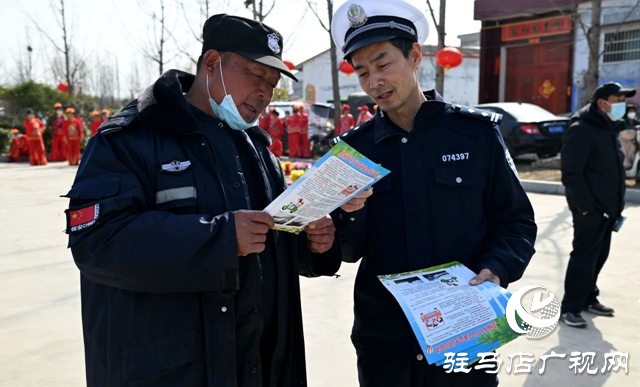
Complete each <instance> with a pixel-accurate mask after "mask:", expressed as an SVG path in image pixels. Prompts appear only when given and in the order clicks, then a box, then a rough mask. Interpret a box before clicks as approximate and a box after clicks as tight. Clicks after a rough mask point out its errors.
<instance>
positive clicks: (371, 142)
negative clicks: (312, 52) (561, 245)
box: [331, 0, 537, 387]
mask: <svg viewBox="0 0 640 387" xmlns="http://www.w3.org/2000/svg"><path fill="white" fill-rule="evenodd" d="M331 30H332V33H333V39H334V41H335V43H336V45H337V46H338V47H340V48H341V49H342V52H343V53H344V56H345V58H346V59H347V60H348V61H349V62H350V63H351V64H352V65H353V67H354V69H355V71H356V73H357V75H358V78H359V82H360V86H361V87H362V89H363V90H364V91H365V92H366V93H367V94H368V95H369V96H370V97H371V98H372V99H373V101H374V102H375V103H376V104H378V106H379V109H378V112H377V113H376V115H375V117H374V118H373V119H372V120H370V121H368V122H366V123H364V124H362V125H360V126H358V127H355V128H354V129H353V130H351V131H349V132H347V133H345V134H343V135H342V136H340V137H339V138H338V139H337V140H338V141H345V142H347V143H349V145H351V146H353V147H354V148H355V149H357V150H358V151H359V152H361V153H362V154H364V155H365V156H366V157H368V158H370V159H372V160H373V161H374V162H375V163H379V164H381V165H382V166H383V167H385V168H387V169H389V170H390V171H391V173H390V174H389V175H388V176H387V177H385V178H384V179H382V180H381V181H380V182H378V183H376V185H375V186H374V189H373V191H369V192H366V193H363V194H361V195H360V197H358V198H355V199H353V200H352V201H350V202H349V203H347V204H346V205H344V206H343V207H342V208H340V209H338V210H337V211H336V212H335V213H334V214H332V215H333V216H334V218H335V219H336V227H337V228H338V235H339V238H340V240H341V243H342V251H343V260H344V261H345V262H357V261H358V260H359V259H360V258H361V257H362V263H361V264H360V268H359V270H358V274H357V278H356V283H355V308H354V314H355V324H354V326H353V331H352V341H353V344H354V346H355V348H356V352H357V356H358V378H359V380H360V385H361V386H365V387H370V386H381V387H388V386H394V387H405V386H406V387H409V386H412V387H413V386H445V385H446V386H495V385H496V384H497V379H496V377H495V375H492V374H489V373H485V371H484V370H472V371H471V372H469V373H450V374H448V373H446V372H445V371H444V370H443V368H441V367H436V366H431V365H428V364H427V362H426V360H425V358H424V356H423V351H422V350H421V348H420V346H419V344H418V341H417V340H416V338H415V336H414V335H413V333H412V330H411V327H410V325H409V323H408V322H407V320H406V318H405V316H404V314H403V312H402V310H401V308H400V307H399V305H398V304H397V302H396V301H395V299H394V298H393V296H392V295H391V293H389V292H388V291H387V290H386V289H385V288H384V287H383V285H382V284H381V283H380V281H378V279H377V277H376V276H377V275H381V274H390V273H400V272H406V271H411V270H417V269H422V268H426V267H430V266H434V265H438V264H443V263H447V262H451V261H454V260H457V261H460V262H462V263H463V264H464V265H466V266H467V267H469V268H470V269H471V270H474V271H475V272H476V273H477V276H476V277H474V278H473V279H472V281H471V284H472V285H477V284H480V283H482V282H484V281H491V282H494V283H496V284H500V285H501V286H507V285H508V284H509V283H510V282H513V281H515V280H517V279H519V278H520V277H521V276H522V274H523V272H524V270H525V268H526V266H527V264H528V263H529V260H530V259H531V256H532V255H533V253H534V240H535V236H536V230H537V228H536V224H535V222H534V214H533V209H532V207H531V204H530V202H529V200H528V198H527V196H526V194H525V192H524V190H523V189H522V186H521V185H520V182H519V180H518V177H517V175H516V171H515V169H513V163H512V161H511V159H510V157H509V155H508V152H507V151H506V149H505V146H504V142H503V140H502V138H501V136H500V132H499V130H498V127H497V125H498V123H499V122H500V119H501V116H500V115H498V114H493V113H489V112H483V111H479V110H477V109H472V108H468V107H464V106H458V105H451V104H448V103H446V102H445V101H444V100H443V99H442V97H441V96H440V95H438V93H437V92H436V91H434V90H431V91H428V92H426V93H423V92H422V90H421V88H420V85H419V83H418V68H419V66H420V63H421V61H422V52H421V43H423V42H424V41H425V39H426V38H427V33H428V24H427V20H426V18H425V16H424V14H423V13H422V12H421V11H420V10H418V9H416V8H415V7H414V6H412V5H410V4H409V3H407V2H405V1H401V0H392V1H386V2H380V1H376V0H348V1H347V2H346V3H345V4H344V5H342V6H341V7H340V8H339V9H338V10H337V11H336V13H335V15H334V17H333V22H332V28H331ZM452 351H453V352H456V349H455V347H454V348H452Z"/></svg>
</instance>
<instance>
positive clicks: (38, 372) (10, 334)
mask: <svg viewBox="0 0 640 387" xmlns="http://www.w3.org/2000/svg"><path fill="white" fill-rule="evenodd" d="M75 171H76V168H74V167H69V166H67V165H66V164H65V163H51V164H49V165H48V166H45V167H30V166H28V165H27V164H24V163H21V164H17V165H16V164H6V163H1V164H0V203H1V204H0V219H1V220H2V221H3V225H4V229H3V232H2V233H0V246H2V249H1V250H0V251H1V253H0V386H8V387H14V386H64V387H71V386H83V385H84V384H85V383H84V357H83V346H82V331H81V320H80V295H79V272H78V270H77V268H76V267H75V265H74V263H73V260H72V258H71V254H70V252H69V251H68V250H67V249H66V243H67V237H66V235H65V234H64V232H63V230H64V223H65V216H64V212H63V211H64V209H65V206H66V205H67V200H66V199H63V198H60V197H59V196H60V195H62V194H65V193H66V192H67V191H68V189H69V187H70V186H71V183H72V181H73V177H74V175H75ZM530 197H531V200H532V202H533V204H534V207H535V209H536V219H537V221H538V225H539V228H540V230H539V234H538V242H537V244H536V249H537V251H538V252H537V254H536V256H535V257H534V258H533V261H532V263H531V264H530V266H529V269H528V270H527V272H526V273H525V275H524V278H523V279H521V280H520V281H518V282H516V283H515V284H512V285H511V286H510V289H511V290H515V289H518V288H519V287H522V286H525V285H543V286H545V287H546V288H547V289H549V290H550V291H552V292H554V293H556V295H558V297H562V293H563V279H564V273H565V268H566V265H567V262H568V257H569V252H570V250H571V237H572V228H571V216H570V213H569V211H568V210H567V208H566V202H565V200H564V197H561V196H547V195H536V194H532V195H530ZM626 214H627V215H628V217H629V219H628V220H627V223H626V225H625V226H624V229H623V230H622V231H621V232H620V233H619V234H615V235H614V240H613V246H612V253H611V255H610V257H609V261H608V262H607V264H606V265H605V267H604V269H603V272H602V274H601V276H600V281H599V287H600V289H601V294H602V295H601V301H602V303H603V304H605V305H607V306H611V307H613V308H615V309H616V311H617V312H616V317H615V318H606V317H594V316H592V315H589V314H587V313H585V314H583V315H584V317H585V318H586V319H587V321H588V322H589V327H588V328H587V329H575V328H569V327H567V326H566V325H564V324H562V323H560V325H559V327H558V329H556V331H555V332H554V333H553V334H552V335H551V336H549V337H547V338H545V339H542V340H537V341H534V340H528V339H526V338H519V339H518V340H516V341H514V342H512V343H510V344H508V345H506V346H505V347H503V348H501V349H500V350H499V351H498V352H499V353H500V358H501V359H502V360H503V365H502V368H501V371H500V374H499V376H500V382H501V386H530V387H533V386H536V387H537V386H554V387H555V386H635V385H640V366H638V365H636V364H635V362H636V361H640V360H638V358H636V357H635V355H636V351H640V349H638V348H640V338H639V333H640V328H639V326H640V313H639V312H640V291H639V288H640V280H639V278H640V232H638V230H640V207H638V206H634V207H628V208H627V210H626ZM452 259H455V257H452ZM356 270H357V264H355V265H354V264H343V267H342V269H341V270H340V275H341V277H340V278H337V279H336V278H320V279H302V293H303V310H304V322H305V338H306V347H307V370H308V371H307V372H308V377H309V385H310V386H312V387H313V386H321V387H325V386H326V387H342V386H345V387H347V386H357V373H356V358H355V352H354V350H353V347H352V346H351V342H350V339H349V334H350V330H351V325H352V319H353V281H354V277H355V273H356ZM525 305H526V303H525ZM551 351H555V353H558V354H562V353H564V354H566V355H567V356H566V357H565V358H564V359H549V360H548V361H547V364H546V370H545V372H544V373H543V374H542V375H540V374H539V369H540V366H541V362H540V356H541V355H546V354H549V353H551ZM616 351H618V352H627V353H629V365H628V367H629V369H628V374H625V373H624V370H620V371H618V372H608V373H604V374H603V373H601V369H602V367H603V365H604V353H607V352H616ZM518 352H524V353H532V354H533V355H534V357H535V362H534V363H533V364H532V365H531V372H530V373H520V374H517V375H516V374H514V373H513V371H514V369H513V368H514V367H513V366H512V367H511V373H507V368H508V367H509V364H510V359H509V355H511V354H517V353H518ZM571 352H595V353H596V357H595V361H594V363H593V365H590V366H589V368H590V369H592V370H593V369H596V368H597V369H598V372H597V374H596V375H589V374H587V372H586V371H584V372H583V373H582V374H581V375H575V374H574V370H573V369H570V364H571V362H570V361H569V358H570V357H571ZM514 360H517V359H514ZM514 365H515V364H514Z"/></svg>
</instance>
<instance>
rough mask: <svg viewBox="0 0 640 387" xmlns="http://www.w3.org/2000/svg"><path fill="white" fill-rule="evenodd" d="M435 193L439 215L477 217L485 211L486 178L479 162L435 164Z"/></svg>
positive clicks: (466, 218) (465, 218)
mask: <svg viewBox="0 0 640 387" xmlns="http://www.w3.org/2000/svg"><path fill="white" fill-rule="evenodd" d="M434 173H435V180H436V183H437V184H435V195H434V196H435V197H434V199H435V200H436V205H437V206H436V208H437V211H438V212H439V214H438V215H439V216H438V219H448V220H450V221H453V222H456V221H459V220H469V219H477V218H478V217H480V216H481V215H482V214H483V211H484V210H483V208H484V206H483V200H482V198H483V193H484V188H485V180H484V177H483V174H482V170H481V168H480V166H478V165H473V164H470V165H464V166H456V167H444V168H436V169H435V171H434Z"/></svg>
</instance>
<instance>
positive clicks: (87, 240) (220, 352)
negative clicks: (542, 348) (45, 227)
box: [67, 15, 341, 387]
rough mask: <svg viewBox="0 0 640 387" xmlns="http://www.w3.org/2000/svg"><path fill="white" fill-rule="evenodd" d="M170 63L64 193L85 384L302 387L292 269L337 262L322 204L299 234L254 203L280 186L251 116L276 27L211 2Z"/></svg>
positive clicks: (91, 151) (276, 51) (264, 95)
mask: <svg viewBox="0 0 640 387" xmlns="http://www.w3.org/2000/svg"><path fill="white" fill-rule="evenodd" d="M203 38H204V43H203V49H202V55H201V57H200V60H199V66H198V73H197V75H196V76H195V77H194V76H193V75H190V74H187V73H183V72H180V71H176V70H171V71H168V72H167V73H165V74H163V75H162V76H161V77H160V78H159V79H158V81H157V82H156V83H155V84H153V85H152V86H150V87H149V88H148V89H147V90H145V91H144V92H143V93H142V95H141V96H140V97H139V98H138V99H137V100H135V101H133V102H131V103H130V104H129V105H128V106H127V107H126V108H125V109H124V110H123V111H122V112H121V113H120V114H118V115H116V116H115V117H112V118H111V119H110V120H109V121H108V122H106V123H105V124H104V125H102V127H101V128H100V131H99V133H98V135H97V136H94V137H92V138H91V140H90V141H89V145H88V147H87V150H86V152H85V156H84V157H83V160H82V164H81V165H80V168H79V170H78V174H77V176H76V179H75V182H74V184H73V187H72V188H71V191H69V193H68V194H67V197H69V198H70V199H71V201H70V207H69V210H68V211H67V222H68V224H67V232H68V233H69V246H70V247H71V251H72V253H73V257H74V260H75V262H76V264H77V266H78V268H79V269H80V272H81V290H82V320H83V331H84V342H85V360H86V372H87V385H88V386H140V385H144V386H172V387H173V386H185V387H187V386H188V387H196V386H198V387H200V386H210V387H237V386H252V387H261V386H265V387H266V386H272V387H275V386H305V385H306V375H305V357H304V343H303V332H302V320H301V318H302V316H301V306H300V293H299V292H300V285H299V280H298V274H303V275H306V276H319V275H332V274H334V273H335V272H336V271H337V270H338V268H339V267H340V259H341V256H340V246H339V245H338V244H337V243H336V244H335V246H334V233H335V227H334V226H333V222H332V220H331V218H330V217H328V216H327V217H326V218H324V219H321V220H319V221H317V222H315V223H314V224H313V225H310V226H309V227H310V228H308V229H307V230H306V232H305V233H302V234H300V235H299V236H296V235H293V234H288V233H281V232H276V231H273V230H270V227H272V226H273V224H274V222H273V219H272V218H271V216H269V215H268V214H267V213H265V212H263V211H262V209H264V208H265V207H266V206H267V205H268V204H269V203H270V202H271V201H272V200H273V199H274V198H275V197H277V196H278V195H279V194H280V193H281V192H282V191H283V190H284V189H285V187H286V185H285V181H284V177H283V174H282V170H281V169H280V165H279V162H278V160H277V159H276V158H275V157H274V156H273V154H271V153H270V152H269V151H268V149H267V147H268V146H269V145H270V141H269V136H268V134H266V133H265V132H264V131H262V130H260V129H259V128H257V127H255V125H256V123H257V119H258V117H259V115H260V113H262V112H263V111H264V109H265V108H266V107H267V105H268V104H269V101H270V100H271V97H272V95H273V89H274V87H275V86H276V84H277V83H278V80H279V78H280V74H281V73H282V74H285V75H287V76H289V77H291V78H293V79H295V77H294V76H293V75H292V74H291V73H290V72H289V70H288V69H287V67H286V66H285V65H284V63H282V60H281V52H282V44H283V42H282V36H281V35H280V34H279V33H278V32H277V31H275V30H273V29H271V28H269V27H267V26H265V25H263V24H261V23H258V22H254V21H252V20H248V19H244V18H239V17H233V16H227V15H216V16H213V17H211V18H210V19H209V20H208V21H207V22H206V24H205V26H204V30H203Z"/></svg>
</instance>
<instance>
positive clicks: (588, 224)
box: [562, 83, 636, 327]
mask: <svg viewBox="0 0 640 387" xmlns="http://www.w3.org/2000/svg"><path fill="white" fill-rule="evenodd" d="M635 94H636V91H635V90H629V89H623V88H622V86H621V85H620V84H618V83H606V84H604V85H601V86H599V87H598V88H597V89H596V90H595V92H594V94H593V100H592V102H591V103H590V104H588V105H587V106H585V107H583V108H582V109H580V111H579V112H578V113H576V115H574V116H573V118H572V119H571V126H570V127H569V129H568V130H567V133H566V134H565V136H564V140H563V146H562V184H564V186H565V188H566V196H567V203H568V204H569V209H570V210H571V214H572V215H573V229H574V236H573V251H572V252H571V257H570V259H569V266H568V267H567V274H566V277H565V283H564V291H565V293H564V298H563V300H562V320H563V321H564V322H565V323H566V324H567V325H569V326H572V327H586V326H587V322H586V321H585V320H584V319H583V318H582V315H581V311H582V310H586V311H589V312H591V313H594V314H597V315H600V316H613V312H614V310H613V309H612V308H609V307H606V306H604V305H602V304H601V303H600V302H599V301H598V298H597V297H598V295H599V293H600V291H599V289H598V286H597V285H596V282H597V280H598V274H599V273H600V270H601V269H602V266H603V265H604V263H605V261H606V260H607V257H608V256H609V247H610V245H611V232H612V231H613V226H614V224H615V222H616V220H617V219H618V218H619V217H620V214H621V213H622V210H623V209H624V194H625V181H624V180H625V172H624V167H623V165H622V163H623V155H622V152H621V150H620V142H619V141H618V132H620V130H622V129H624V122H623V121H621V119H622V118H623V116H624V113H625V102H624V101H625V99H626V98H628V97H632V96H634V95H635Z"/></svg>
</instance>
